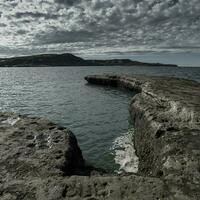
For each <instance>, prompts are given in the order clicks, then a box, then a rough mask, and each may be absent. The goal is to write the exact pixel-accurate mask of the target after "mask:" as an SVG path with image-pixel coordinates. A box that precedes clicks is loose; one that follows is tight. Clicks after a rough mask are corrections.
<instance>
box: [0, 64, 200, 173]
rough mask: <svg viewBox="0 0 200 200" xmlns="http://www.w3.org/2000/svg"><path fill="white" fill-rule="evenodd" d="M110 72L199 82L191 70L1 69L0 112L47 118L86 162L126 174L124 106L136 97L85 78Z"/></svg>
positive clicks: (198, 74)
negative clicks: (71, 138) (67, 133)
mask: <svg viewBox="0 0 200 200" xmlns="http://www.w3.org/2000/svg"><path fill="white" fill-rule="evenodd" d="M176 70H177V71H176ZM108 72H109V73H114V72H115V74H121V73H124V74H142V73H143V74H147V75H167V76H178V77H185V78H190V79H195V80H200V70H199V69H194V68H178V69H176V68H174V69H172V68H159V67H155V68H154V67H151V68H149V67H49V68H46V67H43V68H42V67H41V68H34V67H33V68H2V69H0V78H1V82H0V93H1V99H0V107H1V111H6V112H10V111H13V112H17V113H20V114H25V115H29V116H39V117H45V118H48V119H50V120H52V121H54V122H56V123H58V124H60V125H62V126H65V127H68V128H70V129H71V130H72V132H73V133H74V134H75V135H76V137H77V139H78V142H79V145H80V147H81V149H82V151H83V156H84V158H85V159H86V160H87V161H88V162H89V163H90V164H92V165H94V166H95V167H100V168H104V169H106V170H107V171H110V172H113V171H118V170H119V169H121V168H123V167H122V166H123V165H124V168H125V170H127V171H131V170H132V169H131V170H130V168H131V166H129V165H126V164H125V163H124V162H123V161H125V160H129V155H126V154H123V149H124V146H123V145H124V144H125V146H126V147H128V148H129V151H130V155H133V153H134V152H133V151H131V150H130V149H131V146H130V143H129V137H128V135H127V133H128V132H130V131H129V130H130V128H132V127H131V126H130V125H131V123H130V120H129V112H128V108H129V103H130V101H131V99H132V97H133V96H134V93H132V92H128V91H123V90H119V89H117V88H112V87H102V86H94V85H89V84H87V83H86V81H85V80H84V76H86V75H88V74H102V73H108ZM124 141H125V142H124ZM116 150H117V156H116ZM119 161H122V162H119ZM132 162H133V161H130V163H132ZM133 164H134V163H133ZM133 167H134V166H133Z"/></svg>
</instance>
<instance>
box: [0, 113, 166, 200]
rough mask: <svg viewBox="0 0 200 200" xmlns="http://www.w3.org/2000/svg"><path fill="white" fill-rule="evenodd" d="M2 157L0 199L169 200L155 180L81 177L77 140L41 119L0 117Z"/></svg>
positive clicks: (61, 128) (80, 155)
mask: <svg viewBox="0 0 200 200" xmlns="http://www.w3.org/2000/svg"><path fill="white" fill-rule="evenodd" d="M0 158H1V160H0V199H1V200H74V199H77V200H79V199H83V200H89V199H102V200H104V199H115V200H121V199H137V200H140V199H148V200H149V199H150V200H154V199H160V198H161V197H163V199H167V197H168V191H167V190H166V189H165V184H164V182H163V181H162V180H160V179H158V178H149V177H140V176H136V175H130V176H123V177H121V176H109V175H104V176H100V175H98V174H97V173H95V174H96V175H95V174H93V175H90V176H85V175H84V171H85V170H86V169H84V160H83V157H82V154H81V151H80V149H79V147H78V145H77V141H76V138H75V136H74V135H73V134H72V133H71V132H70V131H69V130H68V129H65V128H63V127H59V126H57V125H55V124H54V123H52V122H50V121H48V120H45V119H39V118H28V117H25V116H18V115H16V114H12V113H0ZM86 171H87V170H86ZM79 174H80V175H81V176H80V175H79ZM72 175H73V176H72Z"/></svg>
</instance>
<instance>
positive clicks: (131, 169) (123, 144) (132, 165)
mask: <svg viewBox="0 0 200 200" xmlns="http://www.w3.org/2000/svg"><path fill="white" fill-rule="evenodd" d="M133 137H134V129H133V128H131V129H129V130H128V132H126V133H124V134H123V135H122V136H120V137H117V138H116V139H115V141H114V142H113V146H112V148H111V150H112V152H113V154H114V156H115V157H114V160H115V163H116V164H118V165H119V170H118V171H117V173H119V174H120V173H123V172H127V173H137V172H138V164H139V159H138V157H137V155H136V153H135V148H134V144H133Z"/></svg>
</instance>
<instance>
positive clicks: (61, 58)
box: [0, 53, 177, 67]
mask: <svg viewBox="0 0 200 200" xmlns="http://www.w3.org/2000/svg"><path fill="white" fill-rule="evenodd" d="M136 65H137V66H138V65H139V66H171V67H177V65H171V64H161V63H143V62H138V61H132V60H130V59H112V60H85V59H83V58H80V57H77V56H75V55H73V54H69V53H65V54H41V55H33V56H23V57H13V58H2V59H0V67H31V66H38V67H39V66H136Z"/></svg>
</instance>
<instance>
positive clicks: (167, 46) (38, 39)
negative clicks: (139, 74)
mask: <svg viewBox="0 0 200 200" xmlns="http://www.w3.org/2000/svg"><path fill="white" fill-rule="evenodd" d="M0 41H1V42H0V57H13V56H20V55H32V54H41V53H64V52H68V53H74V54H75V55H78V56H81V57H83V58H89V59H91V58H92V59H93V58H94V59H107V58H130V59H133V60H139V61H147V62H165V63H175V64H179V65H185V66H200V0H0Z"/></svg>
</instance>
